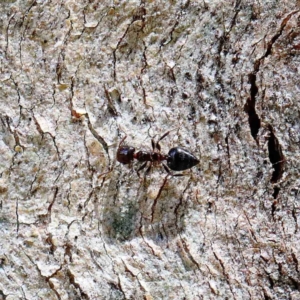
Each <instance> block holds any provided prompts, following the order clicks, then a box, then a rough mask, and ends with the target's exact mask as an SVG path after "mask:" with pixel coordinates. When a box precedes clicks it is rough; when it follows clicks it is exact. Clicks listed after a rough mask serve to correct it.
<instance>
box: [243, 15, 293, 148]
mask: <svg viewBox="0 0 300 300" xmlns="http://www.w3.org/2000/svg"><path fill="white" fill-rule="evenodd" d="M296 12H298V11H294V12H292V13H290V14H289V15H288V16H287V17H285V18H284V19H283V21H282V22H281V25H280V28H279V29H278V31H277V32H276V33H275V35H274V36H273V37H272V38H271V39H270V40H269V42H268V43H267V48H266V52H265V53H264V54H263V55H262V56H261V57H260V58H258V59H257V60H256V61H255V62H254V68H253V71H252V72H251V73H250V74H249V75H248V78H249V83H250V97H249V98H248V99H247V102H246V104H245V106H244V110H245V112H246V113H247V114H248V116H249V118H248V121H249V126H250V130H251V135H252V137H253V138H254V139H255V141H256V142H257V143H258V140H257V134H258V131H259V129H260V126H261V121H260V118H259V116H258V115H257V113H256V109H255V104H256V97H257V94H258V87H257V83H256V80H257V73H258V72H259V70H260V65H261V62H262V61H263V60H264V59H265V58H266V57H268V56H269V55H270V54H272V47H273V45H274V43H275V42H276V41H277V40H278V38H279V37H280V36H281V35H282V32H283V30H284V28H285V26H286V24H287V22H288V21H289V19H290V18H291V17H292V15H293V14H295V13H296Z"/></svg>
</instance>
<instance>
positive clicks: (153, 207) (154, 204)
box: [151, 174, 170, 222]
mask: <svg viewBox="0 0 300 300" xmlns="http://www.w3.org/2000/svg"><path fill="white" fill-rule="evenodd" d="M169 176H170V174H168V175H167V176H166V177H165V179H164V182H163V184H162V186H161V187H160V189H159V191H158V194H157V196H156V198H155V199H154V201H153V204H152V207H151V222H153V219H154V211H155V207H156V203H157V200H158V198H159V197H160V195H161V192H162V190H163V188H164V187H165V185H166V183H167V180H168V177H169Z"/></svg>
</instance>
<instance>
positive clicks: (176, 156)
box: [167, 147, 199, 171]
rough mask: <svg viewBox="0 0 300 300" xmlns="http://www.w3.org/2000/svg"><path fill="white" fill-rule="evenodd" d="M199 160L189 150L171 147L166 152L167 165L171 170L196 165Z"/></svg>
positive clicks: (180, 169)
mask: <svg viewBox="0 0 300 300" xmlns="http://www.w3.org/2000/svg"><path fill="white" fill-rule="evenodd" d="M198 163H199V160H198V159H197V158H196V157H195V156H194V155H193V154H192V153H190V152H189V151H187V150H185V149H183V148H181V147H175V148H172V149H171V150H170V151H169V153H168V159H167V165H168V167H169V168H170V169H171V170H173V171H184V170H187V169H190V168H192V167H194V166H196V165H197V164H198Z"/></svg>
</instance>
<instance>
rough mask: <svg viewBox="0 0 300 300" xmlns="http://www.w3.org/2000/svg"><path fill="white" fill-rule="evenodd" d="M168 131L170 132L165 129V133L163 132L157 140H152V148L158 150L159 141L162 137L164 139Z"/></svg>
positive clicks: (159, 148)
mask: <svg viewBox="0 0 300 300" xmlns="http://www.w3.org/2000/svg"><path fill="white" fill-rule="evenodd" d="M170 132H171V131H170V130H169V131H167V132H166V133H165V134H163V135H162V136H161V137H160V138H159V139H158V140H157V142H156V143H154V141H153V142H152V147H153V150H154V149H157V150H158V151H159V152H160V150H161V147H160V144H159V142H160V141H161V140H162V139H164V138H165V137H166V136H167V135H168V134H169V133H170Z"/></svg>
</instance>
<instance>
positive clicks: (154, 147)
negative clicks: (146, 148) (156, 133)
mask: <svg viewBox="0 0 300 300" xmlns="http://www.w3.org/2000/svg"><path fill="white" fill-rule="evenodd" d="M151 145H152V150H153V151H154V150H155V149H156V144H155V142H154V140H153V139H151Z"/></svg>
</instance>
